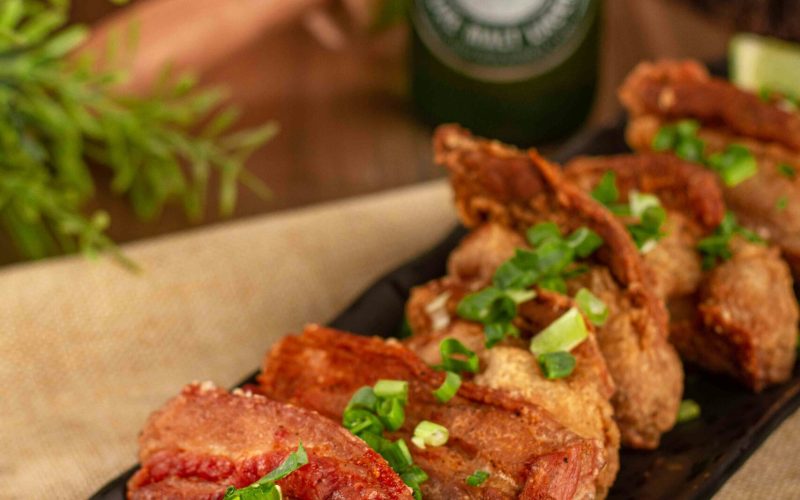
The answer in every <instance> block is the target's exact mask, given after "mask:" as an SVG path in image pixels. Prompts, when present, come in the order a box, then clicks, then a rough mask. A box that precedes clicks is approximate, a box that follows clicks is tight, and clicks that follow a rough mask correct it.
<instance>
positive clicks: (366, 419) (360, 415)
mask: <svg viewBox="0 0 800 500" xmlns="http://www.w3.org/2000/svg"><path fill="white" fill-rule="evenodd" d="M342 425H343V426H344V428H345V429H347V430H349V431H350V432H352V433H353V434H356V435H359V434H361V433H362V432H372V433H374V434H381V433H382V432H383V429H384V425H385V424H384V423H383V422H382V421H381V419H380V418H378V416H377V415H375V414H374V413H373V412H371V411H369V410H364V409H361V408H349V409H347V410H345V411H344V413H343V414H342Z"/></svg>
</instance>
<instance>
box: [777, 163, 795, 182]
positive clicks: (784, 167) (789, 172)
mask: <svg viewBox="0 0 800 500" xmlns="http://www.w3.org/2000/svg"><path fill="white" fill-rule="evenodd" d="M778 173H779V174H781V175H782V176H784V177H786V178H787V179H794V178H795V177H797V170H796V169H795V168H794V167H793V166H791V165H788V164H786V163H781V164H780V165H778Z"/></svg>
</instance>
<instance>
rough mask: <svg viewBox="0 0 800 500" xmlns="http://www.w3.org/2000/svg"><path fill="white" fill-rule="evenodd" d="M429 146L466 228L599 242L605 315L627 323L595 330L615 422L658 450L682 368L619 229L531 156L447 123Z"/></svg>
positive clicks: (631, 439)
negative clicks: (552, 226)
mask: <svg viewBox="0 0 800 500" xmlns="http://www.w3.org/2000/svg"><path fill="white" fill-rule="evenodd" d="M434 147H435V151H436V161H437V162H438V163H439V164H441V165H443V166H445V167H446V168H447V169H448V170H449V171H450V174H451V182H452V184H453V188H454V191H455V198H456V200H455V202H456V207H457V209H458V212H459V215H460V217H461V220H462V221H463V222H464V224H465V225H467V226H468V227H474V226H476V225H479V224H481V223H483V222H485V221H494V222H497V223H499V224H502V225H504V226H506V227H509V228H513V229H514V230H516V231H518V232H522V231H524V230H525V229H527V228H528V227H530V226H531V225H534V224H536V223H538V222H544V221H553V222H555V223H556V224H558V226H559V227H560V228H561V230H562V232H564V233H568V232H571V231H573V230H574V229H577V228H578V227H581V226H587V227H588V228H589V229H592V230H593V231H595V232H596V233H598V234H599V235H600V237H601V238H603V241H604V242H605V243H604V245H603V246H602V247H601V248H600V249H599V250H598V251H597V255H598V256H599V258H600V259H601V261H602V262H603V264H604V265H606V266H607V267H608V270H609V271H610V274H609V276H610V277H611V279H612V281H613V282H614V283H615V284H616V285H617V287H618V293H619V294H620V297H619V298H618V299H617V300H615V302H616V303H617V304H619V309H617V310H615V311H614V310H612V313H613V314H616V315H618V317H619V319H618V320H619V321H620V322H621V323H622V324H624V325H625V326H626V327H625V328H617V327H612V326H611V325H617V324H618V323H617V322H616V321H609V322H608V323H607V324H606V325H604V326H603V327H602V328H600V329H598V332H597V341H598V343H599V345H600V350H601V351H602V353H603V356H604V357H605V359H606V363H607V365H608V369H609V372H610V373H611V376H612V378H613V379H614V383H615V385H616V388H617V391H616V393H615V394H614V397H613V399H612V403H613V405H614V410H615V418H616V420H617V423H618V425H619V427H620V431H621V433H622V442H623V444H626V445H628V446H632V447H636V448H655V447H656V446H658V441H659V438H660V436H661V434H662V433H663V432H665V431H667V430H669V429H670V428H672V426H673V425H674V423H675V417H676V415H677V411H678V405H679V404H680V398H681V393H682V390H683V371H682V369H681V364H680V360H679V359H678V356H677V354H676V353H675V351H674V349H673V348H672V346H671V345H670V344H669V343H668V342H667V315H666V310H665V307H664V303H663V302H662V301H661V300H659V298H658V297H657V296H656V295H655V293H654V291H653V277H652V275H651V274H650V273H649V272H648V271H647V269H646V267H645V265H644V264H643V262H642V260H641V257H640V255H639V252H638V250H637V249H636V246H635V245H634V244H633V241H632V240H631V238H630V236H629V235H628V233H627V231H626V229H625V228H624V227H623V226H622V224H621V223H620V222H619V221H618V220H616V218H615V217H614V216H613V214H611V212H609V211H608V210H607V209H606V208H605V207H603V206H602V205H600V204H599V203H597V202H596V201H594V200H593V199H591V198H590V197H589V196H588V195H587V194H586V193H584V192H583V191H581V190H580V189H579V188H578V187H577V186H575V185H574V184H572V183H570V182H568V181H566V180H564V179H563V177H562V176H561V174H560V172H559V170H558V169H557V168H556V167H555V166H553V165H551V164H549V163H547V162H546V161H545V160H544V159H542V158H541V157H539V156H538V155H537V154H536V153H535V152H531V153H530V154H525V153H523V152H522V151H519V150H517V149H514V148H511V147H509V146H505V145H503V144H501V143H499V142H493V141H487V140H482V139H477V138H475V137H473V136H472V135H470V134H469V132H467V131H465V130H463V129H461V128H459V127H457V126H452V125H448V126H443V127H440V128H439V129H438V130H437V132H436V134H435V138H434ZM590 289H591V288H590ZM592 291H593V292H595V290H592ZM595 293H596V292H595Z"/></svg>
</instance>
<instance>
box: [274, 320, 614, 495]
mask: <svg viewBox="0 0 800 500" xmlns="http://www.w3.org/2000/svg"><path fill="white" fill-rule="evenodd" d="M380 379H395V380H406V381H408V383H409V397H408V404H407V406H406V418H405V423H404V424H403V426H402V428H401V429H400V430H399V431H398V432H397V433H393V435H392V436H391V437H392V438H397V437H402V438H404V439H405V440H406V442H408V443H410V437H411V436H412V434H413V429H414V428H415V426H416V425H417V424H418V423H419V422H420V421H422V420H431V421H434V422H436V423H439V424H441V425H444V426H445V427H447V428H448V429H449V431H450V439H449V440H448V442H447V444H446V445H444V446H441V447H428V448H426V449H424V450H423V449H419V448H417V447H416V446H413V445H409V446H410V449H411V454H412V455H413V458H414V462H415V463H416V464H417V465H418V466H420V467H421V468H422V469H423V470H424V471H425V472H426V473H427V474H428V475H429V479H428V480H427V481H425V482H424V483H422V494H423V497H424V498H429V499H450V498H517V497H519V498H528V499H534V498H536V499H538V498H553V499H571V498H593V497H594V493H595V487H594V482H595V479H596V477H597V475H598V474H599V473H600V470H601V469H602V467H603V465H604V464H605V452H604V450H603V448H602V446H601V444H600V443H599V442H597V441H595V440H590V439H585V438H582V437H580V436H578V435H576V434H575V433H573V432H571V431H569V430H567V429H565V428H564V427H563V426H561V425H560V424H558V423H557V422H556V421H555V420H554V419H553V417H552V416H551V415H550V414H549V413H548V412H546V411H545V410H543V409H541V408H539V407H538V406H536V405H532V404H530V403H527V402H525V401H523V400H520V399H516V398H513V397H511V396H510V395H509V394H507V393H505V392H501V391H496V390H492V389H488V388H485V387H480V386H477V385H475V384H473V383H471V382H464V383H463V384H462V385H461V387H460V389H459V390H458V393H457V394H456V395H455V396H454V397H453V399H451V400H450V401H448V402H447V403H446V404H442V403H439V402H438V401H437V400H436V398H435V397H434V395H433V393H432V391H433V390H435V389H436V388H438V387H439V386H440V385H441V383H442V381H443V380H444V374H443V373H441V372H435V371H433V370H432V369H431V368H429V367H428V366H427V365H426V364H425V363H424V362H423V361H422V360H420V359H419V357H417V356H416V355H415V354H414V353H413V352H411V351H410V350H408V349H406V348H405V347H403V346H401V345H400V344H399V343H397V342H392V341H388V342H387V341H383V340H381V339H378V338H366V337H359V336H355V335H351V334H347V333H344V332H339V331H336V330H331V329H327V328H322V327H318V326H310V327H308V328H307V329H306V331H305V332H304V333H303V334H302V335H298V336H289V337H285V338H284V339H283V340H281V341H280V342H278V343H277V344H276V345H275V346H274V347H273V348H272V350H271V351H270V352H269V353H268V354H267V357H266V360H265V363H264V371H263V373H262V374H261V376H260V377H259V382H260V384H261V387H262V390H263V392H264V393H265V394H267V395H268V396H269V397H272V398H274V399H277V400H281V401H286V402H289V403H293V404H296V405H299V406H303V407H306V408H309V409H313V410H315V411H318V412H319V413H321V414H322V415H325V416H327V417H329V418H332V419H341V415H342V413H343V411H344V409H345V406H346V405H347V403H348V401H349V400H350V397H351V396H352V395H353V393H354V392H355V391H356V390H358V389H359V388H360V387H363V386H365V385H373V384H375V382H377V381H378V380H380ZM476 470H485V471H488V472H489V473H490V474H491V475H490V476H489V479H488V480H487V481H486V482H485V483H484V484H483V486H482V487H480V488H474V487H470V486H468V485H467V484H466V483H465V479H466V478H467V476H469V475H470V474H472V473H473V472H475V471H476Z"/></svg>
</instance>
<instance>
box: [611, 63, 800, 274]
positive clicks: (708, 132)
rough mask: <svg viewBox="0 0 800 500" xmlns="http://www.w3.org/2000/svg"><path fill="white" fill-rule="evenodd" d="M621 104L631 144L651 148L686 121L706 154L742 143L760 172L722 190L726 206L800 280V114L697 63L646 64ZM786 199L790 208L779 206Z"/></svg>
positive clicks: (630, 81)
mask: <svg viewBox="0 0 800 500" xmlns="http://www.w3.org/2000/svg"><path fill="white" fill-rule="evenodd" d="M620 98H621V100H622V102H623V104H624V105H625V106H626V108H627V109H628V111H629V113H630V114H631V119H630V121H629V124H628V130H627V140H628V143H629V144H630V145H631V147H633V148H634V149H637V150H642V151H646V150H650V149H651V145H652V143H653V138H654V137H655V135H656V133H657V132H658V129H659V128H660V127H661V126H662V125H664V124H666V123H671V122H674V121H676V120H679V119H683V118H692V119H696V120H699V121H700V123H701V125H702V126H701V129H700V131H699V132H698V136H699V137H700V139H702V140H703V141H704V142H705V145H706V152H707V153H717V152H721V151H724V150H725V148H726V147H727V146H728V145H730V144H741V145H743V146H745V147H747V148H748V149H749V150H750V152H751V153H752V154H753V155H754V156H755V158H756V160H757V163H758V172H757V174H756V175H755V176H753V177H751V178H749V179H747V180H746V181H744V182H742V183H740V184H738V185H736V186H733V187H724V189H723V192H724V195H725V202H726V203H727V205H728V207H729V208H730V209H731V210H733V211H734V212H735V213H736V216H737V218H738V219H739V221H740V222H741V223H742V224H744V225H746V226H747V227H749V228H750V229H752V230H754V231H756V232H757V233H759V234H760V235H761V236H763V237H765V238H767V239H768V240H770V241H772V242H775V243H776V244H777V245H778V246H780V247H781V250H782V252H783V255H784V257H785V258H786V260H787V261H788V262H789V265H790V266H791V268H792V270H793V273H794V275H795V278H800V175H796V176H794V177H792V176H791V175H789V176H786V175H782V174H781V170H780V168H779V165H781V164H787V165H789V166H791V167H793V168H796V169H797V170H798V173H800V114H798V113H797V112H793V111H786V110H784V109H782V108H781V107H780V106H779V105H777V104H776V103H774V102H765V101H763V100H762V99H760V98H759V97H758V96H756V95H753V94H751V93H748V92H745V91H743V90H740V89H737V88H736V87H734V86H733V85H731V84H730V83H728V82H727V81H725V80H721V79H718V78H712V77H711V76H709V74H708V72H707V71H706V69H705V68H704V67H703V66H701V65H700V64H698V63H696V62H693V61H682V62H676V61H662V62H658V63H642V64H640V65H639V66H638V67H637V68H636V69H634V70H633V72H632V73H631V74H630V76H628V78H627V80H626V81H625V83H624V84H623V86H622V87H621V89H620ZM781 199H785V200H786V206H785V208H780V207H779V206H778V200H781Z"/></svg>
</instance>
